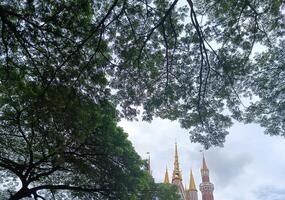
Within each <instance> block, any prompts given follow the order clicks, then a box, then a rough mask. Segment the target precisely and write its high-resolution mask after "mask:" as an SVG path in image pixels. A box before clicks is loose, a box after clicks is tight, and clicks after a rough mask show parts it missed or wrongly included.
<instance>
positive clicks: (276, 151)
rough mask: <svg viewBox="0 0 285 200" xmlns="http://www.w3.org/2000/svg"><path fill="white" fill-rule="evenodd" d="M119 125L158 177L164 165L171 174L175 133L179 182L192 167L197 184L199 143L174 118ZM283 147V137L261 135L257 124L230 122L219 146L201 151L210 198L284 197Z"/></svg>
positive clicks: (262, 199)
mask: <svg viewBox="0 0 285 200" xmlns="http://www.w3.org/2000/svg"><path fill="white" fill-rule="evenodd" d="M120 126H122V127H123V128H124V130H125V131H126V132H127V133H128V134H129V139H130V140H131V141H132V142H133V144H134V147H135V149H136V151H137V152H138V153H139V154H140V155H141V157H142V158H146V157H147V155H146V152H150V153H151V165H152V170H153V176H154V178H155V180H156V181H157V182H161V181H162V180H163V175H164V172H165V167H166V165H167V166H168V170H169V172H170V176H171V175H172V169H173V159H174V142H175V139H176V140H177V143H178V151H179V156H180V158H179V161H180V167H181V170H182V174H183V178H184V183H185V184H188V181H189V171H190V168H192V169H193V172H194V176H195V180H196V184H197V186H198V185H199V183H200V182H201V178H200V165H201V157H202V155H201V153H200V150H201V149H202V146H201V145H199V144H193V143H191V142H190V140H189V135H188V132H187V130H184V129H182V128H180V126H179V124H178V123H177V122H171V121H169V120H161V119H154V120H153V122H152V123H147V122H128V121H125V120H122V121H121V122H120ZM284 152H285V139H284V138H281V137H276V136H274V137H271V136H268V135H264V134H263V129H262V128H260V127H259V126H258V125H244V124H240V123H235V125H234V126H233V127H232V128H231V129H230V135H229V136H228V137H227V139H226V143H225V146H224V148H211V149H210V150H208V151H207V152H206V159H207V163H208V166H209V168H210V176H211V177H210V178H211V181H212V182H213V183H214V185H215V191H214V195H215V199H218V200H223V199H224V200H240V199H250V200H269V199H270V200H281V199H284V193H285V185H284V180H285V159H283V156H284V155H283V154H284ZM280 187H281V188H280ZM264 188H267V189H264ZM264 192H265V193H266V194H264ZM262 196H263V197H262ZM200 199H201V198H200Z"/></svg>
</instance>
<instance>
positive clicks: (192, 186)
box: [189, 169, 197, 191]
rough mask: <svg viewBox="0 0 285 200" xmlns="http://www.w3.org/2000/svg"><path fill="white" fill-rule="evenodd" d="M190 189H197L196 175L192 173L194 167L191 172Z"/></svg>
mask: <svg viewBox="0 0 285 200" xmlns="http://www.w3.org/2000/svg"><path fill="white" fill-rule="evenodd" d="M189 190H190V191H197V189H196V184H195V180H194V176H193V173H192V169H191V172H190V185H189Z"/></svg>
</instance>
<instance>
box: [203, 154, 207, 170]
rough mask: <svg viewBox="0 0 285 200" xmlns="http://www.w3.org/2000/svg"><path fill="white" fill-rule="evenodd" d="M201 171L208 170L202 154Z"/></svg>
mask: <svg viewBox="0 0 285 200" xmlns="http://www.w3.org/2000/svg"><path fill="white" fill-rule="evenodd" d="M201 170H209V169H208V167H207V163H206V160H205V156H204V154H203V163H202V169H201Z"/></svg>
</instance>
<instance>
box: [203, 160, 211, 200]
mask: <svg viewBox="0 0 285 200" xmlns="http://www.w3.org/2000/svg"><path fill="white" fill-rule="evenodd" d="M201 176H202V183H201V184H200V191H201V193H202V200H214V195H213V191H214V184H213V183H211V182H210V177H209V169H208V167H207V164H206V160H205V156H204V155H203V162H202V168H201Z"/></svg>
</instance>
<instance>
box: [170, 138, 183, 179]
mask: <svg viewBox="0 0 285 200" xmlns="http://www.w3.org/2000/svg"><path fill="white" fill-rule="evenodd" d="M177 178H178V179H180V181H182V175H181V172H180V169H179V161H178V150H177V142H175V156H174V169H173V175H172V180H173V179H177Z"/></svg>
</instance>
